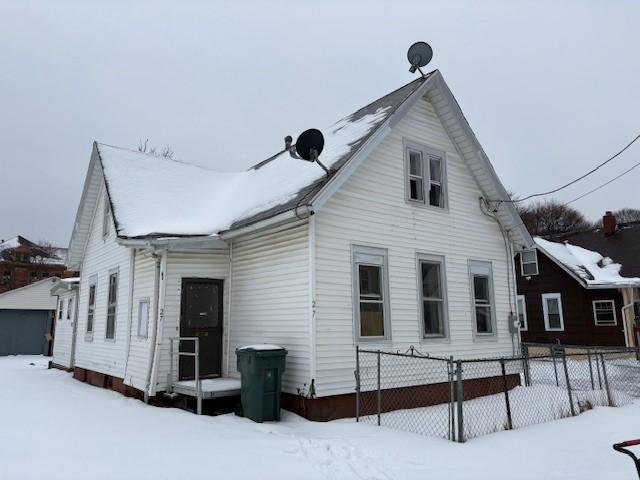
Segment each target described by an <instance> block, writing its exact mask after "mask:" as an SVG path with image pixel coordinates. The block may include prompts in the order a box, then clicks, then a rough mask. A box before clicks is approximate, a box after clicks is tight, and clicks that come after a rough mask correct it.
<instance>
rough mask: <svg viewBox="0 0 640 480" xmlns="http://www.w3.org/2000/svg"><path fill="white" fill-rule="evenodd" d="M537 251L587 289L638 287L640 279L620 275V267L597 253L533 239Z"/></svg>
mask: <svg viewBox="0 0 640 480" xmlns="http://www.w3.org/2000/svg"><path fill="white" fill-rule="evenodd" d="M533 240H534V242H535V243H536V246H537V247H538V249H540V250H541V251H542V252H543V253H545V254H546V255H547V256H548V257H549V258H551V259H552V260H554V261H555V262H556V263H558V264H559V265H560V266H561V267H564V268H565V270H567V271H569V273H571V274H573V275H574V277H576V279H577V280H578V281H580V282H581V283H582V284H583V285H585V286H586V287H587V288H589V287H592V288H609V287H610V288H618V287H637V286H640V278H637V277H623V276H621V275H620V269H621V267H622V266H621V265H620V264H619V263H615V262H614V261H613V260H612V259H611V258H609V257H603V256H602V255H600V254H599V253H598V252H595V251H593V250H587V249H586V248H582V247H579V246H577V245H572V244H570V243H569V242H564V243H558V242H550V241H549V240H545V239H543V238H540V237H534V239H533Z"/></svg>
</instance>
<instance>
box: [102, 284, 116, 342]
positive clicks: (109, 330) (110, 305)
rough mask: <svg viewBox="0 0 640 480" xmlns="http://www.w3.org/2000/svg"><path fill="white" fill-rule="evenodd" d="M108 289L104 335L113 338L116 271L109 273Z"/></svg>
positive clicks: (114, 329) (114, 328)
mask: <svg viewBox="0 0 640 480" xmlns="http://www.w3.org/2000/svg"><path fill="white" fill-rule="evenodd" d="M108 288H109V290H108V292H107V325H106V331H105V337H106V338H108V339H113V338H114V337H115V331H116V306H117V304H118V272H113V273H111V274H109V287H108Z"/></svg>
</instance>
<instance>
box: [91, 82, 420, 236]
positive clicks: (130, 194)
mask: <svg viewBox="0 0 640 480" xmlns="http://www.w3.org/2000/svg"><path fill="white" fill-rule="evenodd" d="M424 81H425V79H424V78H419V79H417V80H415V81H413V82H411V83H409V84H408V85H405V86H404V87H402V88H401V89H398V90H396V91H395V92H392V93H390V94H389V95H386V96H385V97H382V98H381V99H379V100H377V101H376V102H373V103H372V104H370V105H367V106H366V107H364V108H362V109H360V110H358V111H357V112H355V113H353V114H351V115H349V116H347V117H345V118H343V119H341V120H339V121H338V122H336V123H334V124H333V125H331V126H330V127H328V128H326V129H323V134H324V137H325V147H324V150H323V152H322V155H321V160H322V162H323V164H324V165H326V166H327V168H329V169H330V170H331V171H332V172H336V171H337V170H339V169H340V168H341V167H342V166H343V165H344V164H345V163H346V162H347V161H348V160H349V158H350V157H351V156H352V155H353V154H354V153H355V152H356V151H357V150H358V148H359V147H360V146H361V145H362V143H363V142H364V141H365V140H366V138H367V137H368V136H369V135H370V134H371V133H372V132H373V131H374V130H375V129H376V128H377V127H378V126H380V125H381V124H382V123H383V122H384V121H385V120H386V119H387V118H388V117H389V115H390V114H391V113H393V111H395V109H396V108H397V107H398V106H399V105H400V104H401V103H402V102H403V101H404V100H406V99H407V98H408V97H409V96H410V95H411V93H413V92H414V91H415V90H416V89H417V88H418V87H419V86H420V85H421V84H422V83H423V82H424ZM96 148H97V152H98V155H99V159H100V162H101V164H102V170H103V175H104V178H105V181H106V185H107V190H108V192H109V198H110V200H111V205H112V210H113V215H114V219H115V223H116V228H117V231H118V236H120V237H124V238H139V237H145V236H184V235H192V236H196V235H214V234H218V233H219V232H222V231H225V230H229V229H232V228H237V227H238V226H241V225H242V224H246V223H252V222H253V221H257V220H258V219H259V218H265V217H268V216H272V215H274V214H277V213H280V212H283V211H286V210H290V209H292V208H295V207H296V205H298V204H302V203H304V201H305V198H307V197H309V196H310V194H313V193H314V192H316V191H317V190H318V189H319V187H321V186H322V185H323V184H324V183H326V181H327V180H328V178H327V175H325V172H324V171H323V170H322V168H321V167H320V166H319V165H317V164H315V163H310V162H304V161H300V160H298V159H295V158H293V157H292V156H291V155H290V154H289V152H287V151H283V152H280V153H278V154H277V155H275V156H274V157H272V158H270V159H268V160H266V161H263V162H260V163H259V164H257V165H256V166H254V167H252V168H250V169H249V170H246V171H244V172H234V173H229V172H221V171H216V170H213V169H209V168H206V167H202V166H199V165H194V164H189V163H185V162H181V161H176V160H171V159H166V158H162V157H156V156H153V155H149V154H146V153H141V152H138V151H134V150H129V149H124V148H119V147H113V146H109V145H104V144H96Z"/></svg>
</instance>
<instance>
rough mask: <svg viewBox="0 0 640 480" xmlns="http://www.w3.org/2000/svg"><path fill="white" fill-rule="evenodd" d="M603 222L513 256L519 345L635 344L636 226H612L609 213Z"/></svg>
mask: <svg viewBox="0 0 640 480" xmlns="http://www.w3.org/2000/svg"><path fill="white" fill-rule="evenodd" d="M603 223H604V227H603V228H598V229H594V230H592V231H586V232H578V233H572V234H565V235H563V237H561V238H558V237H556V238H554V240H556V241H548V240H544V239H542V238H535V239H534V240H535V243H536V248H535V249H533V250H526V251H523V252H520V253H519V254H518V255H517V257H516V258H517V260H518V261H517V262H516V271H517V272H516V278H517V288H518V314H519V317H520V323H521V338H522V341H523V342H539V343H562V344H567V345H619V346H624V345H629V346H635V345H637V344H638V339H639V338H640V336H639V334H640V329H638V323H639V321H640V288H639V287H640V278H638V277H640V257H639V249H640V222H635V223H634V224H624V225H616V222H615V217H613V215H611V213H610V212H607V214H606V215H605V217H604V219H603ZM558 240H559V241H558ZM615 262H619V263H615Z"/></svg>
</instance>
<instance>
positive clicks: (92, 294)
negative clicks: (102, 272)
mask: <svg viewBox="0 0 640 480" xmlns="http://www.w3.org/2000/svg"><path fill="white" fill-rule="evenodd" d="M95 317H96V280H93V281H92V283H91V284H90V285H89V303H88V307H87V333H91V332H93V321H94V319H95Z"/></svg>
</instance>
